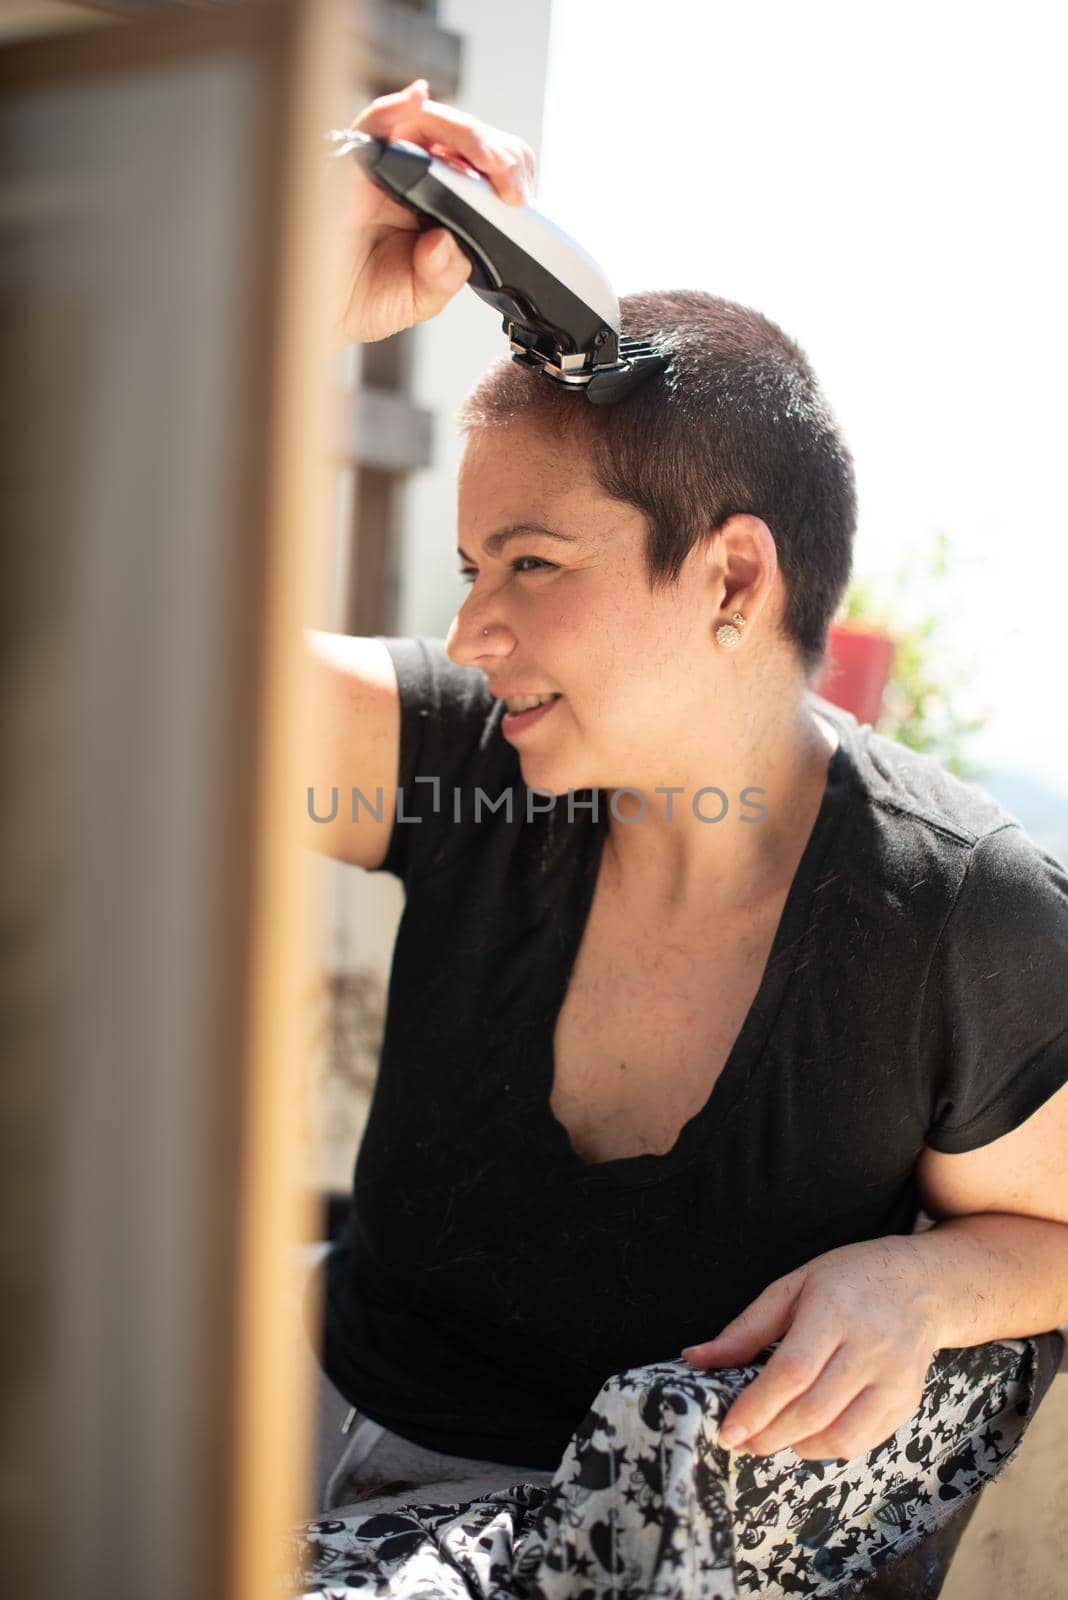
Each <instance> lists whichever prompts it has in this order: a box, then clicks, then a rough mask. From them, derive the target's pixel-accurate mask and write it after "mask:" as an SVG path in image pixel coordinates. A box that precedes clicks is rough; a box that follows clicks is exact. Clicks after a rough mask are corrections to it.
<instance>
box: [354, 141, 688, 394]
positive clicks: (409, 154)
mask: <svg viewBox="0 0 1068 1600" xmlns="http://www.w3.org/2000/svg"><path fill="white" fill-rule="evenodd" d="M326 138H327V140H328V142H329V143H330V144H331V145H333V146H334V151H333V153H334V155H335V156H336V157H338V158H341V157H345V156H349V155H352V156H354V157H355V158H356V160H357V161H359V163H360V164H361V166H362V167H363V168H364V170H365V171H366V172H367V174H368V175H369V177H371V178H372V179H373V180H374V182H375V183H377V184H378V186H379V188H381V189H383V190H384V191H385V192H386V194H388V195H389V196H390V197H391V198H392V199H394V200H397V201H399V202H400V204H401V205H403V206H407V208H408V209H409V211H412V212H414V214H415V215H416V217H418V219H419V221H420V223H421V224H422V225H423V227H424V228H447V229H448V231H449V232H450V233H451V234H452V236H453V238H454V239H455V240H456V242H457V244H458V245H459V247H460V249H461V250H462V251H463V253H464V255H465V256H466V257H467V259H468V260H469V261H470V263H471V275H470V277H469V278H468V280H467V282H468V286H469V287H470V288H471V289H473V290H474V292H475V293H476V294H477V295H478V297H479V299H480V300H485V302H486V303H487V305H491V306H493V308H494V310H496V311H499V312H500V313H501V314H502V317H503V326H504V331H505V333H506V334H507V335H508V339H509V343H510V345H511V349H512V357H513V360H515V361H518V362H521V363H522V364H523V365H524V366H529V367H534V368H535V369H536V370H537V371H540V372H541V373H543V374H544V376H545V377H547V378H550V379H551V380H552V381H553V382H554V383H558V384H562V385H563V386H564V387H566V388H569V389H574V390H577V391H579V392H580V393H583V394H585V396H586V399H587V400H589V401H590V403H591V404H592V405H595V406H606V405H614V404H615V403H616V402H617V401H619V400H622V399H623V398H624V397H625V396H626V395H628V394H629V393H630V391H631V390H632V389H633V388H634V386H635V385H636V384H638V383H640V382H642V380H643V379H644V378H647V377H650V376H651V375H652V374H653V373H654V372H659V371H660V370H661V369H662V368H663V367H665V366H666V365H667V362H668V357H667V355H666V354H665V353H664V352H663V351H662V350H660V349H658V348H657V347H656V345H654V344H651V343H648V342H646V341H644V340H640V339H628V338H627V337H625V335H624V334H623V333H622V331H621V318H620V311H619V301H618V300H617V299H616V295H615V292H614V291H613V289H612V285H611V284H610V283H609V281H608V279H607V277H606V276H605V274H604V272H603V270H602V269H601V268H600V267H599V266H598V265H597V262H596V261H594V260H593V258H592V256H590V255H588V254H587V253H586V251H585V250H583V248H582V246H581V245H579V244H576V242H575V240H574V239H572V238H570V237H569V236H568V235H567V234H566V233H564V232H563V230H562V229H561V228H558V227H557V226H556V224H555V223H553V222H550V221H549V219H548V217H545V216H543V215H542V213H541V212H540V211H538V210H537V209H536V208H535V207H534V206H510V205H507V204H506V203H505V202H504V201H503V200H502V199H501V198H500V197H499V196H498V195H497V194H496V193H495V191H494V189H493V186H492V184H490V183H489V182H488V181H487V180H486V179H485V178H482V177H480V176H479V175H478V174H477V173H473V172H466V171H463V172H462V171H461V170H460V169H459V168H458V167H455V166H453V165H452V164H451V163H450V162H448V161H442V160H440V159H438V158H437V157H435V156H432V155H431V154H430V153H429V151H427V150H424V149H423V148H422V147H421V146H420V145H417V144H410V143H408V142H407V141H406V140H398V141H396V142H394V143H390V142H388V141H387V140H384V139H376V138H374V137H373V136H372V135H371V134H367V133H357V132H356V131H355V130H353V129H347V130H345V131H343V132H340V131H335V132H331V133H328V134H327V135H326Z"/></svg>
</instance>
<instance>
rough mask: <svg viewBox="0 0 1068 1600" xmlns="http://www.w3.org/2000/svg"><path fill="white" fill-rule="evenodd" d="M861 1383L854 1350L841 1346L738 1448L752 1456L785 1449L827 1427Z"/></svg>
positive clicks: (861, 1376)
mask: <svg viewBox="0 0 1068 1600" xmlns="http://www.w3.org/2000/svg"><path fill="white" fill-rule="evenodd" d="M772 1359H774V1358H772ZM769 1365H770V1361H769ZM865 1387H866V1380H865V1377H864V1375H863V1373H862V1372H861V1371H860V1370H859V1368H858V1364H857V1360H856V1353H855V1351H854V1352H851V1351H850V1350H849V1349H847V1348H846V1347H845V1346H842V1347H840V1348H839V1349H838V1350H836V1351H835V1352H834V1354H833V1355H832V1356H831V1358H830V1360H829V1361H828V1362H827V1364H826V1366H825V1367H824V1368H823V1371H822V1372H820V1373H819V1375H818V1376H817V1377H816V1378H815V1379H814V1381H813V1382H811V1383H810V1384H809V1385H808V1386H807V1387H806V1388H804V1389H803V1390H802V1391H801V1393H800V1394H798V1395H797V1397H796V1399H793V1400H790V1401H789V1402H788V1403H787V1404H786V1405H784V1406H783V1408H782V1410H781V1411H779V1413H778V1414H777V1415H776V1416H774V1417H771V1418H770V1419H769V1420H768V1421H767V1422H765V1423H764V1425H763V1426H762V1427H759V1428H757V1429H755V1430H754V1431H753V1432H751V1433H750V1434H749V1436H748V1438H747V1439H746V1441H745V1444H744V1445H743V1446H742V1448H743V1449H744V1450H745V1453H746V1454H747V1455H753V1456H771V1455H774V1454H775V1453H776V1451H779V1450H786V1449H787V1448H789V1447H790V1446H792V1445H793V1444H794V1442H795V1440H799V1439H804V1438H807V1437H808V1435H810V1434H813V1435H815V1434H818V1433H819V1432H821V1431H822V1430H823V1429H824V1428H826V1427H828V1426H829V1425H830V1424H831V1423H833V1422H834V1420H835V1418H836V1417H838V1416H840V1415H841V1414H842V1412H843V1411H845V1409H846V1407H847V1406H849V1405H850V1404H851V1402H852V1401H853V1400H854V1399H855V1398H856V1396H857V1395H858V1393H859V1392H860V1391H861V1390H863V1389H864V1388H865ZM831 1453H832V1452H830V1451H825V1452H824V1454H831Z"/></svg>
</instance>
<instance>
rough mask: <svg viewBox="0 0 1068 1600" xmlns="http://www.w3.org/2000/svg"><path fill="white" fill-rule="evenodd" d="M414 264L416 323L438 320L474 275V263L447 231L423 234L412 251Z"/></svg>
mask: <svg viewBox="0 0 1068 1600" xmlns="http://www.w3.org/2000/svg"><path fill="white" fill-rule="evenodd" d="M412 265H413V267H414V269H415V272H414V283H413V289H412V300H413V305H414V309H415V320H416V322H426V321H427V320H428V319H429V318H430V317H436V316H437V314H438V312H439V311H441V310H442V309H443V308H444V307H445V306H446V305H448V303H449V301H450V300H451V299H452V297H453V295H454V294H455V293H456V292H457V290H458V289H459V288H460V287H461V286H462V285H463V284H464V283H466V281H467V279H468V277H469V276H470V273H471V263H470V261H468V259H467V257H466V256H465V255H464V253H463V251H462V250H461V249H460V246H459V245H458V244H457V243H456V240H455V239H454V238H453V236H452V234H451V233H449V232H448V231H447V229H445V228H432V229H430V231H429V232H428V233H423V234H420V236H419V238H418V239H417V240H416V242H415V247H414V249H413V251H412Z"/></svg>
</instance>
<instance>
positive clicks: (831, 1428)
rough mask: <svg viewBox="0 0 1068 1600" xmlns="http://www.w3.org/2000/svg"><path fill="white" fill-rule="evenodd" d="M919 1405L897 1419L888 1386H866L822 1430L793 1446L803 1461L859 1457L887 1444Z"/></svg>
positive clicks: (799, 1440) (841, 1459) (845, 1459)
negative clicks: (887, 1400) (867, 1387)
mask: <svg viewBox="0 0 1068 1600" xmlns="http://www.w3.org/2000/svg"><path fill="white" fill-rule="evenodd" d="M918 1408H919V1401H917V1402H916V1406H914V1407H913V1409H912V1411H911V1412H908V1413H907V1414H905V1415H897V1416H896V1420H895V1413H894V1411H893V1410H891V1409H888V1408H887V1404H886V1390H885V1389H878V1388H871V1389H864V1390H862V1391H861V1393H860V1394H858V1395H857V1397H856V1399H855V1400H853V1401H852V1403H851V1404H850V1405H848V1406H846V1408H845V1410H844V1411H842V1412H841V1413H840V1414H839V1415H838V1416H837V1417H835V1418H834V1419H833V1421H832V1422H830V1423H829V1424H828V1425H827V1426H826V1427H824V1428H823V1429H822V1430H821V1431H820V1432H819V1433H813V1434H809V1435H808V1436H807V1437H806V1438H804V1439H798V1440H797V1441H796V1443H794V1444H793V1445H792V1446H791V1449H792V1450H793V1452H794V1454H795V1455H796V1456H800V1457H801V1459H802V1460H803V1461H828V1460H832V1461H855V1460H856V1459H857V1457H858V1456H866V1455H867V1454H868V1452H869V1451H871V1450H877V1449H878V1448H879V1446H880V1445H881V1444H885V1443H886V1441H887V1439H889V1438H890V1436H891V1434H894V1433H896V1432H897V1430H898V1428H900V1427H901V1426H902V1424H903V1423H905V1422H906V1421H907V1420H908V1417H909V1416H912V1415H914V1414H915V1412H916V1410H918Z"/></svg>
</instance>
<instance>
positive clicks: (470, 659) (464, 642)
mask: <svg viewBox="0 0 1068 1600" xmlns="http://www.w3.org/2000/svg"><path fill="white" fill-rule="evenodd" d="M466 610H467V606H466V605H463V606H461V607H460V609H459V611H458V612H457V613H456V615H455V616H454V617H453V619H452V623H451V625H450V627H449V631H448V633H447V634H446V636H445V653H446V655H447V656H448V657H449V659H450V660H451V661H455V662H456V664H457V666H460V667H482V668H483V669H484V670H485V671H487V672H488V671H489V670H490V668H491V666H492V664H493V663H494V662H497V661H500V660H503V658H504V657H505V656H508V655H511V653H512V650H513V649H514V648H515V635H514V634H513V633H512V630H511V628H509V627H508V626H507V624H505V623H503V622H500V621H495V620H494V619H493V618H492V617H489V616H487V615H486V613H485V611H484V610H481V611H476V612H474V613H473V614H472V615H470V616H465V615H464V613H465V611H466Z"/></svg>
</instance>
